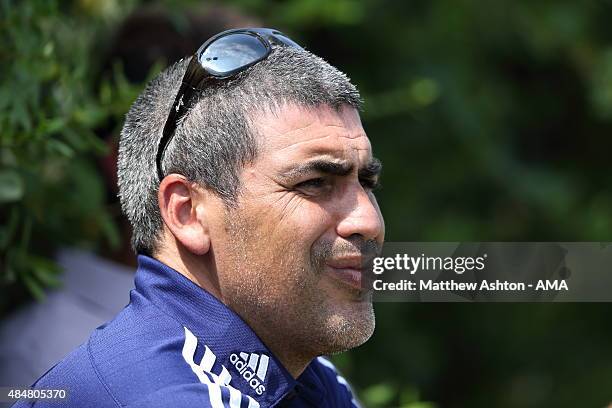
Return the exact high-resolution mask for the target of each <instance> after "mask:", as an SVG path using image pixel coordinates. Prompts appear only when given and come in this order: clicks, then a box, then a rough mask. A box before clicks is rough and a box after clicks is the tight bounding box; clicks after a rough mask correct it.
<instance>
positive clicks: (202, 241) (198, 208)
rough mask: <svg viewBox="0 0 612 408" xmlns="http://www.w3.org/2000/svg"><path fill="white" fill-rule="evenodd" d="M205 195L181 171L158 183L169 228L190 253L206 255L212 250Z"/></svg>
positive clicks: (162, 210) (160, 199)
mask: <svg viewBox="0 0 612 408" xmlns="http://www.w3.org/2000/svg"><path fill="white" fill-rule="evenodd" d="M205 198H206V197H205V194H203V191H202V189H201V188H199V187H198V185H197V184H196V183H194V182H191V181H189V180H187V178H185V176H182V175H180V174H170V175H168V176H166V177H164V179H163V180H162V182H161V183H160V185H159V193H158V196H157V201H158V204H159V210H160V212H161V216H162V218H163V220H164V223H165V224H166V227H167V228H168V230H170V232H171V233H172V235H174V238H175V239H176V240H177V241H178V242H180V243H181V244H182V245H183V246H184V247H185V248H186V249H187V250H188V251H189V252H192V253H193V254H195V255H204V254H206V253H207V252H208V251H209V249H210V231H209V226H208V222H207V212H206V205H205V204H206V203H205Z"/></svg>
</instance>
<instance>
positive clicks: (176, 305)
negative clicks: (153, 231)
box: [135, 255, 309, 405]
mask: <svg viewBox="0 0 612 408" xmlns="http://www.w3.org/2000/svg"><path fill="white" fill-rule="evenodd" d="M135 285H136V291H137V292H138V293H140V294H141V295H142V296H144V297H145V298H146V299H148V300H149V301H150V302H152V303H153V304H155V306H157V307H158V308H159V309H161V310H162V311H163V312H165V313H166V314H168V315H169V316H171V317H172V318H173V319H174V320H176V321H177V322H179V323H180V324H181V325H183V327H184V328H186V329H188V330H189V331H190V332H191V333H193V335H195V337H196V338H197V339H198V346H199V348H205V347H207V348H208V349H210V351H211V352H212V353H214V355H215V357H216V360H215V361H216V363H218V364H221V365H222V366H223V367H225V368H226V369H227V371H228V372H229V374H230V375H231V376H232V381H231V383H230V384H231V386H232V387H234V388H236V389H238V390H239V391H240V392H242V393H243V394H246V395H249V396H251V397H252V398H254V399H255V400H256V401H258V402H260V403H261V404H262V405H264V404H265V405H273V404H274V403H276V402H277V401H278V400H280V399H281V398H283V397H284V396H285V395H286V394H287V393H288V392H289V391H290V390H292V389H293V388H294V387H295V385H296V384H297V382H296V380H295V379H293V377H292V376H291V374H289V372H288V371H287V370H286V369H285V368H284V367H283V366H282V364H281V363H280V362H279V361H278V359H277V358H276V357H275V356H274V355H273V354H272V353H271V352H270V350H269V349H268V348H267V347H266V346H265V345H264V344H263V342H262V341H261V340H260V339H259V337H257V335H256V334H255V333H254V332H253V330H252V329H251V328H250V327H249V326H248V325H247V324H246V323H245V322H244V321H243V320H242V319H241V318H240V316H238V315H237V314H236V313H235V312H234V311H232V310H231V309H230V308H228V307H227V306H226V305H225V304H223V303H222V302H220V301H219V300H218V299H217V298H215V297H214V296H213V295H211V294H210V293H209V292H207V291H206V290H204V289H203V288H201V287H199V286H198V285H196V284H195V283H194V282H192V281H191V280H189V279H188V278H186V277H185V276H183V275H182V274H180V273H179V272H177V271H175V270H174V269H172V268H170V267H169V266H167V265H165V264H163V263H161V262H159V261H157V260H156V259H153V258H150V257H148V256H145V255H139V256H138V271H137V272H136V278H135ZM202 354H204V353H203V352H202V353H200V355H202ZM262 356H263V357H262ZM200 358H201V357H200ZM196 361H197V360H196ZM266 362H267V367H263V368H262V365H263V364H265V363H266ZM249 363H250V364H249ZM215 367H217V368H219V367H221V366H217V365H215ZM221 370H222V368H221ZM248 371H251V372H252V373H247V372H248ZM219 372H220V370H218V371H216V373H217V374H219ZM307 372H308V373H309V370H308V369H307V371H306V372H305V373H304V374H306V376H308V377H309V375H308V374H307ZM251 374H253V375H251ZM257 374H259V376H258V375H257ZM261 377H263V380H261ZM300 380H302V377H300ZM257 382H259V383H260V385H263V386H264V387H265V391H263V392H262V394H261V395H259V394H258V392H257V390H258V387H259V385H257ZM260 390H261V389H260Z"/></svg>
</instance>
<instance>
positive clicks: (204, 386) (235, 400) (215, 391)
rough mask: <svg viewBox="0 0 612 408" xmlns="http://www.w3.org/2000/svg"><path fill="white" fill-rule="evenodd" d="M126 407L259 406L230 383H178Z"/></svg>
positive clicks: (204, 407) (253, 407) (226, 407)
mask: <svg viewBox="0 0 612 408" xmlns="http://www.w3.org/2000/svg"><path fill="white" fill-rule="evenodd" d="M127 407H128V408H145V407H146V408H173V407H200V408H235V407H245V408H246V407H248V408H259V404H258V403H257V402H256V401H255V400H254V399H252V398H250V397H248V396H246V395H244V394H242V393H241V392H240V391H238V390H237V389H235V388H233V387H232V386H230V385H224V384H220V383H215V382H212V381H209V382H205V383H191V384H180V385H175V386H170V387H166V388H162V389H160V390H159V391H156V392H154V393H151V394H148V395H146V396H143V397H142V398H139V399H137V400H135V401H134V402H132V403H131V404H128V405H127Z"/></svg>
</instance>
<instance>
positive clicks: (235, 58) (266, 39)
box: [155, 28, 302, 181]
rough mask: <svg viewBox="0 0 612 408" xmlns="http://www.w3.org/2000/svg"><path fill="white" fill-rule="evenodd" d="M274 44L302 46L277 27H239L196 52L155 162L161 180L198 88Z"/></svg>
mask: <svg viewBox="0 0 612 408" xmlns="http://www.w3.org/2000/svg"><path fill="white" fill-rule="evenodd" d="M273 45H275V46H283V47H293V48H298V49H302V47H300V46H299V45H298V44H297V43H295V42H294V41H293V40H291V39H290V38H289V37H287V36H285V35H284V34H283V33H281V32H280V31H278V30H274V29H270V28H238V29H234V30H228V31H224V32H222V33H219V34H217V35H215V36H214V37H212V38H210V39H209V40H208V41H206V42H205V43H204V44H202V46H201V47H200V48H199V49H198V51H196V53H195V54H194V55H193V57H191V61H190V62H189V65H188V66H187V70H186V71H185V75H184V76H183V80H182V81H181V87H180V88H179V91H178V93H177V94H176V98H175V99H174V103H173V104H172V109H170V113H169V114H168V118H167V119H166V123H165V124H164V130H163V134H162V137H161V139H160V141H159V144H158V146H157V154H156V156H155V163H156V165H157V176H158V178H159V181H161V180H162V179H163V178H164V175H163V172H162V160H163V158H164V153H165V151H166V147H167V146H168V143H170V140H172V136H173V135H174V132H175V130H176V126H177V124H178V122H179V121H180V120H181V118H183V117H184V116H185V114H186V113H187V112H188V111H189V109H190V108H191V106H192V105H193V104H194V102H195V101H196V100H197V98H195V96H196V95H197V93H198V91H200V90H202V89H204V88H206V86H208V85H210V84H212V83H213V82H214V81H219V80H222V79H227V78H231V77H233V76H235V75H236V74H238V73H240V72H242V71H244V70H245V69H247V68H249V67H250V66H252V65H254V64H257V63H258V62H259V61H262V60H264V59H266V58H267V57H268V55H270V53H271V52H272V46H273Z"/></svg>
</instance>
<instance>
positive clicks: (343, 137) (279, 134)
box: [254, 105, 372, 161]
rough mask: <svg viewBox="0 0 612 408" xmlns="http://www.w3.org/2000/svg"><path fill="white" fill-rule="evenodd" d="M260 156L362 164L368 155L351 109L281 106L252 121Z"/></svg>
mask: <svg viewBox="0 0 612 408" xmlns="http://www.w3.org/2000/svg"><path fill="white" fill-rule="evenodd" d="M254 123H255V126H256V127H257V129H258V133H259V135H260V141H259V145H260V155H261V156H263V157H269V158H273V159H276V160H282V159H299V158H307V157H310V156H322V155H327V156H332V157H334V158H339V159H344V160H350V161H363V160H368V159H369V158H371V156H372V152H371V146H370V141H369V139H368V137H367V135H366V133H365V131H364V129H363V126H362V125H361V120H360V118H359V113H358V112H357V110H356V109H354V108H353V107H351V106H348V105H343V106H342V107H340V108H339V109H337V110H336V109H333V108H331V107H329V106H317V107H312V108H305V107H299V106H296V105H285V106H283V107H281V108H279V109H277V110H276V111H274V112H267V113H265V114H263V115H260V116H259V117H258V118H257V119H256V120H255V121H254Z"/></svg>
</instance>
